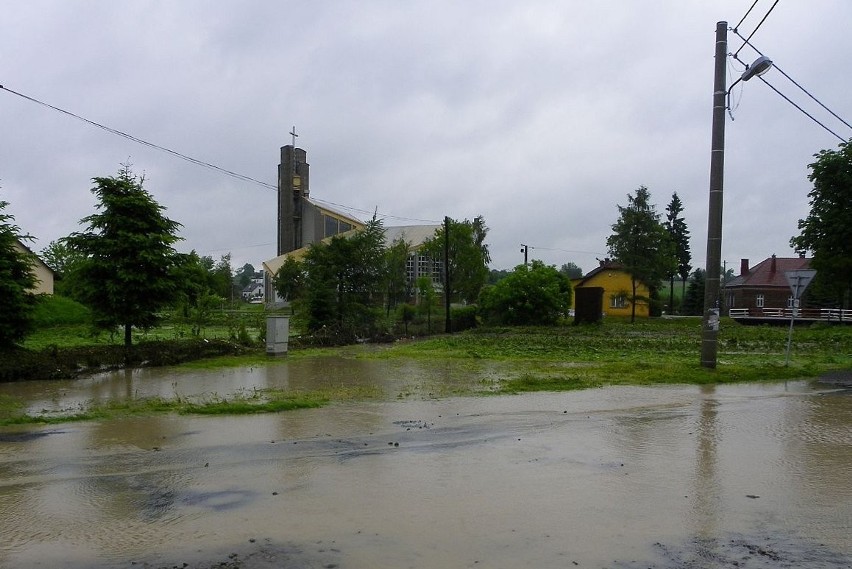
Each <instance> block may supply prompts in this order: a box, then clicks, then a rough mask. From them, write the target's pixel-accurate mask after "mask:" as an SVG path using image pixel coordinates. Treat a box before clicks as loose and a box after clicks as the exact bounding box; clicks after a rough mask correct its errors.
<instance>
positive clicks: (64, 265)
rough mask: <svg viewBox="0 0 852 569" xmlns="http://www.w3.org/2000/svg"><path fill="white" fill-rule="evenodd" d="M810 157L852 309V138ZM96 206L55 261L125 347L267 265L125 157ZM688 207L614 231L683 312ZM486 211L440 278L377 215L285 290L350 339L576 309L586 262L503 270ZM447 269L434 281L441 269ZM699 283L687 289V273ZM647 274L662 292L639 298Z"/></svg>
mask: <svg viewBox="0 0 852 569" xmlns="http://www.w3.org/2000/svg"><path fill="white" fill-rule="evenodd" d="M815 158H816V160H815V161H814V162H813V163H811V164H809V165H808V168H809V169H810V174H809V176H808V179H809V180H810V181H811V182H812V183H813V189H812V190H811V191H810V193H809V194H808V197H809V200H810V208H811V209H810V214H809V215H808V217H807V218H805V219H802V220H799V223H798V229H799V232H800V233H799V235H797V236H794V237H792V238H791V245H792V246H793V248H794V249H795V250H796V251H798V252H801V253H807V252H810V253H812V255H813V263H812V266H813V268H814V269H816V270H817V279H816V281H815V283H814V285H812V286H813V287H814V288H815V290H817V291H819V294H820V297H821V299H822V301H823V302H824V303H825V304H827V305H833V306H837V307H841V308H846V307H848V306H849V303H850V295H852V292H851V291H852V147H850V145H849V144H848V143H845V142H844V143H841V144H840V146H839V149H838V150H823V151H821V152H819V153H818V154H816V155H815ZM93 182H94V187H93V188H92V190H91V191H92V192H93V193H94V194H95V196H96V197H97V205H96V212H95V213H93V214H92V215H89V216H87V217H85V218H83V219H82V220H81V221H80V225H82V226H83V229H82V230H81V231H79V232H75V233H72V234H71V235H69V236H68V237H66V238H63V239H60V240H59V241H56V242H54V243H51V244H50V246H48V247H47V248H46V249H45V250H44V251H43V256H44V259H45V261H46V262H47V263H48V264H49V265H50V266H51V267H52V268H53V269H55V270H56V271H57V272H58V273H59V274H60V275H61V276H62V278H61V280H60V282H59V284H58V290H59V291H60V292H61V294H64V295H66V296H70V297H72V298H75V299H77V300H80V301H81V302H82V303H83V304H85V305H86V306H87V307H88V308H89V309H90V310H91V312H92V318H93V323H94V325H95V326H96V327H97V328H99V329H103V330H109V331H116V330H121V332H122V333H123V337H124V342H125V345H127V346H129V345H130V344H131V341H132V334H131V331H132V329H133V328H140V329H149V328H151V327H153V326H156V325H157V324H159V323H160V321H161V318H162V317H163V314H164V311H166V310H173V311H174V312H175V313H176V314H178V315H179V316H181V317H182V318H184V319H185V321H186V322H189V323H192V324H193V331H194V332H195V333H198V332H199V331H200V327H201V326H202V325H203V322H204V319H205V315H207V314H209V312H210V311H212V310H214V309H215V308H216V307H219V306H222V305H223V303H225V302H227V301H228V300H229V299H232V298H234V296H235V293H237V290H238V289H235V285H236V284H237V283H239V284H242V285H245V284H247V283H248V282H249V281H250V280H251V278H252V277H253V276H254V275H255V271H254V267H252V266H251V265H249V264H247V265H245V266H244V267H243V268H242V269H241V270H240V271H238V272H237V274H236V278H235V274H234V271H233V269H232V267H231V265H230V255H225V256H222V257H221V258H220V259H219V260H214V259H213V258H212V257H202V256H199V255H198V254H197V253H196V252H194V251H192V252H190V253H179V252H177V251H176V249H175V244H176V243H177V242H179V241H180V240H181V238H180V237H179V235H178V231H179V229H180V228H181V225H180V223H178V222H176V221H173V220H171V219H169V218H168V217H166V216H165V213H164V210H165V208H163V206H161V205H160V204H158V203H157V202H156V201H155V200H154V198H153V197H152V196H151V194H149V193H148V192H147V190H145V189H144V187H143V182H144V179H143V178H140V177H138V176H137V175H135V174H134V173H133V172H132V170H131V168H130V166H129V165H123V166H122V168H121V169H120V170H119V171H118V173H117V174H116V175H115V176H111V177H98V178H94V179H93ZM8 205H9V204H8V203H7V202H4V201H0V311H2V319H0V348H8V347H10V346H14V345H15V344H17V343H20V342H21V341H22V339H23V338H24V337H25V336H26V335H27V333H28V332H29V331H30V330H31V326H32V312H33V309H34V307H35V304H36V302H37V298H36V297H35V295H34V294H33V292H32V289H33V287H34V285H35V278H34V276H33V273H32V271H31V268H32V263H33V258H32V254H31V253H30V252H29V251H28V250H26V249H23V250H22V249H20V248H19V247H18V246H17V243H18V242H22V243H26V242H27V241H28V240H29V239H30V238H29V237H28V236H27V235H26V234H23V233H22V232H21V229H20V228H19V227H18V226H17V225H15V222H14V217H13V216H11V215H10V214H7V213H5V211H4V210H5V208H6V207H7V206H8ZM682 212H683V204H682V202H681V200H680V198H679V196H678V195H677V192H674V193H673V194H672V197H671V201H670V202H669V204H668V206H667V207H666V215H665V219H663V216H662V215H661V214H660V213H658V212H657V210H656V206H655V205H654V204H652V203H651V196H650V191H649V190H648V188H646V187H645V186H640V187H639V188H638V189H637V190H636V191H635V192H634V193H633V194H628V196H627V204H626V205H624V206H622V205H618V213H619V216H618V219H617V221H616V222H615V223H614V224H613V225H612V234H611V235H610V236H609V237H608V238H607V248H608V251H609V253H610V255H611V256H612V257H613V259H614V260H615V261H617V262H618V263H620V264H621V265H622V266H623V267H624V269H625V270H626V271H627V272H628V273H629V274H630V275H631V281H632V286H631V289H632V290H631V291H630V301H631V304H632V305H633V307H634V308H633V317H634V318H635V305H636V303H637V302H649V303H651V306H652V308H653V307H654V306H655V305H656V306H659V305H660V301H659V289H660V288H661V283H664V282H667V283H668V285H669V309H670V310H672V309H673V308H674V304H675V303H674V281H675V278H679V279H680V280H681V283H682V284H681V287H682V288H681V295H682V297H683V298H682V305H681V310H682V312H683V313H694V314H700V313H701V309H702V308H703V306H702V305H703V271H702V270H701V269H696V270H695V272H692V273H690V271H691V270H692V267H691V264H690V263H691V254H690V251H689V230H688V228H687V226H686V223H685V221H684V219H683V217H682V216H681V214H682ZM487 233H488V228H487V226H486V225H485V220H484V218H482V217H481V216H479V217H476V218H474V219H473V220H462V221H456V220H452V219H449V218H448V219H447V223H446V224H445V225H444V226H442V227H441V228H440V229H438V230H437V231H436V233H435V235H434V236H433V237H432V238H431V239H429V240H428V241H427V242H426V243H425V244H424V245H423V246H422V247H421V248H420V249H419V250H418V251H417V252H416V256H415V257H414V259H413V262H414V263H419V262H420V258H419V256H420V255H422V256H424V257H425V259H426V260H427V261H426V265H427V266H429V267H432V269H434V270H430V274H428V275H422V276H421V277H420V278H418V279H416V280H412V279H409V278H407V276H406V268H407V266H408V264H409V263H411V262H412V258H411V255H412V248H411V245H410V244H409V243H406V242H404V241H402V240H397V241H395V242H393V243H386V242H385V232H384V228H383V226H382V223H381V221H380V220H377V219H373V220H371V221H370V222H368V223H367V224H366V227H365V229H364V230H363V231H360V232H357V233H356V234H355V235H354V236H352V237H350V238H343V237H340V236H335V237H333V238H332V239H330V240H329V241H328V242H323V243H317V244H314V245H313V246H311V247H309V248H308V250H307V252H306V254H305V255H304V257H303V258H302V259H299V260H296V259H294V258H292V257H288V259H287V260H286V261H285V263H284V264H283V265H282V267H281V269H280V270H279V271H278V273H277V274H276V275H275V278H274V285H275V288H276V290H277V293H278V294H279V295H280V296H281V297H282V298H286V299H288V300H290V301H292V303H293V305H294V306H295V307H297V309H298V313H299V314H300V315H301V316H302V317H303V318H304V321H305V328H306V330H307V331H309V332H311V333H319V332H321V331H326V332H328V333H331V334H338V335H340V337H342V338H347V339H354V338H362V337H377V336H381V335H383V334H387V333H388V332H389V331H390V329H391V326H392V324H393V323H395V322H403V323H404V324H406V325H407V323H408V322H410V321H411V320H412V319H413V318H414V317H415V316H416V315H419V316H421V317H423V318H425V319H426V320H427V321H428V322H429V329H430V331H431V320H432V316H433V315H434V314H438V313H439V308H440V307H439V305H438V301H439V300H440V299H443V300H444V301H445V303H444V304H445V306H449V305H450V304H452V305H453V306H455V310H456V311H457V318H459V319H460V320H465V321H467V322H469V323H474V322H475V317H479V318H480V319H482V320H483V321H485V322H490V323H505V324H549V323H554V322H558V321H559V320H560V319H562V318H564V317H566V316H567V315H568V312H569V307H570V306H571V300H572V290H571V283H570V279H571V278H576V276H578V273H579V274H580V275H581V274H582V271H581V270H580V268H579V267H577V266H576V265H574V264H573V263H566V264H565V265H563V266H562V268H561V269H560V270H557V269H556V268H555V267H553V266H547V265H545V264H544V263H542V262H540V261H533V262H532V263H530V264H523V265H519V266H517V267H515V268H514V269H513V270H512V271H502V272H498V271H491V272H489V269H488V264H489V263H490V254H489V250H488V245H487V244H486V237H487ZM433 277H434V278H433ZM687 281H689V286H688V288H687V287H686V283H687ZM640 283H644V284H646V285H647V286H648V287H649V288H650V291H651V293H650V297H649V298H642V297H641V295H640V294H639V291H640V290H641V287H639V286H638V285H639V284H640Z"/></svg>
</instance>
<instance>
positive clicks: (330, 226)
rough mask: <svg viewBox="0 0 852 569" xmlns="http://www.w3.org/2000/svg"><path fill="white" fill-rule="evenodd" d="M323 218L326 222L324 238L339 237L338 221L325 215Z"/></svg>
mask: <svg viewBox="0 0 852 569" xmlns="http://www.w3.org/2000/svg"><path fill="white" fill-rule="evenodd" d="M323 218H324V221H325V231H324V233H323V236H325V237H331V236H332V235H337V233H338V226H337V219H335V218H333V217H331V216H330V215H324V216H323Z"/></svg>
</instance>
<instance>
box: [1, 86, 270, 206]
mask: <svg viewBox="0 0 852 569" xmlns="http://www.w3.org/2000/svg"><path fill="white" fill-rule="evenodd" d="M0 89H2V90H3V91H8V92H9V93H12V94H13V95H17V96H18V97H21V98H22V99H26V100H28V101H32V102H33V103H36V104H39V105H42V106H44V107H47V108H48V109H53V110H54V111H58V112H60V113H62V114H64V115H68V116H69V117H73V118H75V119H77V120H80V121H83V122H84V123H87V124H90V125H92V126H95V127H97V128H100V129H102V130H105V131H107V132H109V133H111V134H115V135H117V136H121V137H123V138H126V139H128V140H132V141H133V142H136V143H139V144H142V145H143V146H147V147H149V148H154V149H155V150H161V151H163V152H167V153H169V154H171V155H172V156H176V157H178V158H180V159H181V160H186V161H187V162H191V163H192V164H195V165H197V166H203V167H204V168H210V169H211V170H216V171H218V172H221V173H223V174H226V175H228V176H231V177H232V178H236V179H238V180H242V181H244V182H251V183H253V184H257V185H259V186H263V187H265V188H269V189H272V190H276V191H277V190H278V188H277V187H276V186H273V185H272V184H268V183H266V182H261V181H260V180H256V179H254V178H252V177H250V176H246V175H244V174H238V173H237V172H233V171H231V170H228V169H226V168H222V167H220V166H216V165H215V164H211V163H209V162H205V161H203V160H199V159H197V158H193V157H191V156H187V155H186V154H181V153H180V152H177V151H175V150H172V149H170V148H166V147H165V146H160V145H159V144H154V143H153V142H148V141H147V140H143V139H141V138H139V137H136V136H133V135H132V134H128V133H126V132H122V131H120V130H117V129H114V128H110V127H108V126H105V125H102V124H100V123H97V122H95V121H93V120H89V119H87V118H85V117H81V116H80V115H77V114H74V113H72V112H71V111H66V110H65V109H60V108H59V107H55V106H53V105H51V104H48V103H45V102H44V101H39V100H38V99H36V98H34V97H30V96H28V95H24V94H23V93H19V92H17V91H13V90H12V89H9V88H8V87H4V86H3V85H0Z"/></svg>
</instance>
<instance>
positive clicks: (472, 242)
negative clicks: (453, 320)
mask: <svg viewBox="0 0 852 569" xmlns="http://www.w3.org/2000/svg"><path fill="white" fill-rule="evenodd" d="M448 225H449V236H450V237H449V268H450V289H451V290H450V291H449V292H450V296H451V298H452V297H455V298H456V300H459V301H461V302H469V303H473V302H476V299H477V298H478V297H479V293H480V291H481V290H482V287H483V286H485V283H486V282H487V281H488V263H490V262H491V255H490V253H489V251H488V245H487V244H486V243H485V238H486V236H487V235H488V227H486V226H485V219H484V218H483V217H482V216H478V217H476V218H474V220H473V221H469V220H467V219H466V220H464V221H455V220H453V219H450V220H449V224H448ZM444 246H445V227H444V226H441V228H440V229H438V230H437V231H436V232H435V237H434V238H433V239H430V240H428V241H427V242H426V243H425V244H424V245H423V251H424V252H425V253H426V254H428V255H429V257H431V258H433V259H443V258H444Z"/></svg>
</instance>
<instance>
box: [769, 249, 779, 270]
mask: <svg viewBox="0 0 852 569" xmlns="http://www.w3.org/2000/svg"><path fill="white" fill-rule="evenodd" d="M777 268H778V266H777V263H776V262H775V254H774V253H773V254H772V261H770V264H769V272H770V273H774V272H775V269H777Z"/></svg>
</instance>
